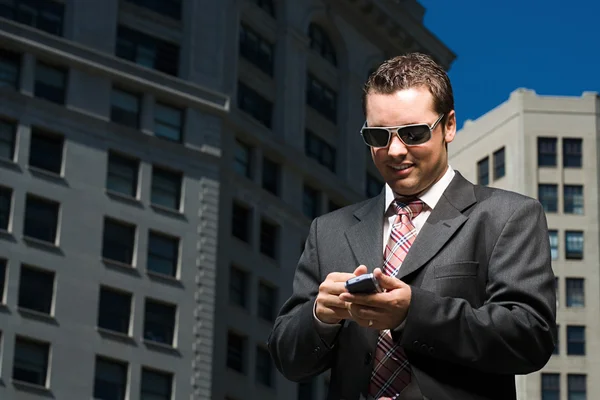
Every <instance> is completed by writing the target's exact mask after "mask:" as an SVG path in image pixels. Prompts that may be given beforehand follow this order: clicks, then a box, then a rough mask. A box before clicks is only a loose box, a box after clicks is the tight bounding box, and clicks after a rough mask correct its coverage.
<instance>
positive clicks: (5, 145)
mask: <svg viewBox="0 0 600 400" xmlns="http://www.w3.org/2000/svg"><path fill="white" fill-rule="evenodd" d="M0 73H1V72H0ZM16 141H17V125H16V124H15V123H12V122H8V121H3V120H1V119H0V158H3V159H6V160H9V161H14V159H15V144H16Z"/></svg>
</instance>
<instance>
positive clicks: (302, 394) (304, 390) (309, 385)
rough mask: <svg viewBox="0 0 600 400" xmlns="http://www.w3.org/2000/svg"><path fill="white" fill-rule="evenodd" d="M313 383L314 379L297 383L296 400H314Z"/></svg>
mask: <svg viewBox="0 0 600 400" xmlns="http://www.w3.org/2000/svg"><path fill="white" fill-rule="evenodd" d="M314 396H315V381H314V379H311V380H308V381H305V382H300V383H298V397H297V398H298V400H314V398H315V397H314Z"/></svg>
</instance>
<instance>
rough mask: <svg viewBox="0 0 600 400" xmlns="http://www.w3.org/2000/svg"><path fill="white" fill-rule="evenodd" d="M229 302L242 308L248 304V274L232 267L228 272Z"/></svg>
mask: <svg viewBox="0 0 600 400" xmlns="http://www.w3.org/2000/svg"><path fill="white" fill-rule="evenodd" d="M229 302H230V303H231V304H235V305H237V306H240V307H243V308H246V305H247V303H248V273H247V272H245V271H242V270H241V269H239V268H236V267H234V266H231V269H230V270H229Z"/></svg>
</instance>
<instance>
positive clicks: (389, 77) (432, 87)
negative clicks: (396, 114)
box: [362, 53, 454, 120]
mask: <svg viewBox="0 0 600 400" xmlns="http://www.w3.org/2000/svg"><path fill="white" fill-rule="evenodd" d="M416 87H425V88H427V89H428V90H429V92H431V95H432V96H433V108H434V111H435V112H436V113H438V114H445V115H447V114H448V112H450V111H451V110H454V95H453V93H452V85H451V84H450V79H449V78H448V75H447V74H446V71H444V69H443V68H442V67H441V66H439V65H438V64H437V63H436V62H435V61H433V59H432V58H431V57H430V56H428V55H426V54H422V53H409V54H405V55H402V56H397V57H394V58H391V59H389V60H387V61H384V62H383V64H381V65H380V66H379V68H377V70H375V72H373V73H372V74H371V76H369V79H367V82H366V83H365V85H364V86H363V95H362V103H363V112H364V113H365V116H366V110H367V95H368V94H370V93H377V94H393V93H396V92H397V91H399V90H404V89H411V88H416ZM444 120H446V117H444Z"/></svg>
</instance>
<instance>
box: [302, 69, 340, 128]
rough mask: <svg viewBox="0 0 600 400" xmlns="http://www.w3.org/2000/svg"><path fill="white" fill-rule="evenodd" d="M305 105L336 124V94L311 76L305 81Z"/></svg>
mask: <svg viewBox="0 0 600 400" xmlns="http://www.w3.org/2000/svg"><path fill="white" fill-rule="evenodd" d="M306 104H308V105H309V106H311V107H312V108H314V109H315V110H316V111H318V112H319V113H320V114H321V115H323V116H324V117H325V118H327V119H328V120H330V121H331V122H333V123H334V124H335V123H336V122H337V94H336V93H335V92H334V91H333V90H331V89H329V88H328V87H327V86H326V85H325V84H324V83H322V82H320V81H319V80H317V79H316V78H315V77H314V76H312V75H311V74H308V77H307V79H306Z"/></svg>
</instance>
